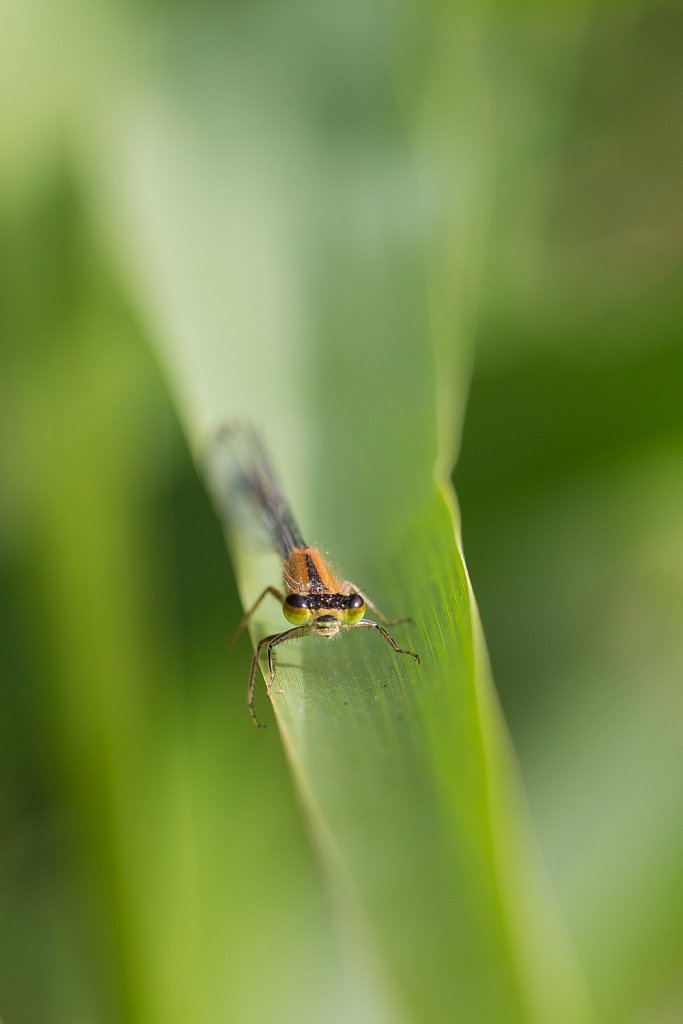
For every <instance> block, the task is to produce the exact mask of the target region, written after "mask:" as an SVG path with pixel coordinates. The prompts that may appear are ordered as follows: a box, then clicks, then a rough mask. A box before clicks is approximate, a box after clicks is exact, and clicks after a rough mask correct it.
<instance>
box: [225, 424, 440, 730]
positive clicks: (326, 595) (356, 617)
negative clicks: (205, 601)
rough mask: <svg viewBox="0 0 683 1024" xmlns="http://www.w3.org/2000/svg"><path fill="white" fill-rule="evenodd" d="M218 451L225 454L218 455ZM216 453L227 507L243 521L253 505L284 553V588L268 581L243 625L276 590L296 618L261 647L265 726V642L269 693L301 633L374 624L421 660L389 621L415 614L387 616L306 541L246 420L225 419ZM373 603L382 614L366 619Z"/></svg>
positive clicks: (253, 513)
mask: <svg viewBox="0 0 683 1024" xmlns="http://www.w3.org/2000/svg"><path fill="white" fill-rule="evenodd" d="M216 455H218V457H219V458H218V459H216V458H214V456H216ZM210 456H211V462H212V464H211V465H210V466H209V472H210V476H211V483H212V488H213V490H214V493H215V496H216V499H217V504H218V508H219V513H220V514H221V515H222V516H223V517H225V518H228V519H230V520H232V521H233V522H237V523H238V524H239V523H240V518H243V516H244V510H245V509H246V511H247V513H248V515H249V517H250V519H253V518H254V517H255V518H256V520H257V521H258V523H259V524H260V525H261V526H262V527H265V532H266V533H267V535H268V538H269V540H270V543H271V545H273V546H274V547H275V549H276V550H277V552H278V554H279V555H280V557H281V559H282V589H278V588H277V587H273V586H269V587H266V588H265V590H264V591H263V593H262V594H261V595H260V596H259V598H258V600H256V601H255V602H254V604H253V605H252V607H251V608H249V610H248V611H247V612H246V614H245V616H244V618H243V619H242V621H241V623H240V624H239V626H238V629H237V632H238V633H239V632H240V631H241V630H242V629H243V628H244V627H245V626H246V625H247V624H248V622H249V620H250V619H251V617H252V616H253V614H254V613H255V611H256V609H257V608H258V607H259V605H260V604H261V602H262V601H263V599H264V598H265V597H267V596H268V594H271V595H272V596H273V597H274V598H276V599H277V600H278V601H279V602H280V604H281V605H282V611H283V614H284V616H285V618H286V619H287V621H288V622H289V623H291V627H290V628H289V629H285V630H283V631H282V632H280V633H272V634H271V635H270V636H264V637H263V638H262V639H261V640H259V641H258V643H257V645H256V650H255V651H254V657H253V659H252V662H251V671H250V673H249V686H248V689H247V707H248V709H249V714H250V715H251V719H252V721H253V723H254V725H256V726H257V728H261V723H260V722H259V720H258V718H257V717H256V712H255V711H254V688H255V683H256V673H257V671H258V665H259V658H260V655H261V652H262V651H263V649H264V648H265V650H266V653H267V661H268V680H267V681H266V692H267V694H268V698H269V699H270V696H271V686H272V683H273V681H274V679H275V663H274V660H273V651H274V649H275V648H276V647H278V646H279V645H280V644H283V643H285V642H286V641H288V640H296V639H298V638H299V637H304V636H311V635H315V636H322V637H326V638H330V637H333V636H336V634H337V633H339V632H340V631H342V630H349V629H372V630H376V631H377V632H378V633H380V634H381V635H382V636H383V637H384V639H385V640H386V641H387V643H389V644H390V645H391V647H393V649H394V651H395V652H396V653H397V654H407V655H409V656H410V657H411V658H414V659H415V661H417V662H419V660H420V658H419V656H418V655H417V654H416V653H415V651H409V650H406V649H405V648H403V647H399V646H398V644H397V643H396V641H395V640H394V638H393V636H392V635H391V634H390V633H389V632H387V630H386V629H385V628H384V627H385V626H395V625H398V624H399V623H401V622H409V621H410V620H409V619H394V620H393V621H390V620H389V619H387V618H386V617H385V616H384V615H382V613H381V612H380V610H379V608H377V606H376V605H375V604H373V602H372V601H371V600H370V598H369V597H368V596H367V594H365V593H364V592H363V591H362V590H361V589H360V587H358V586H356V585H355V583H352V582H351V581H350V580H340V579H339V578H338V577H337V576H336V575H335V573H334V572H333V570H332V568H331V567H330V565H329V563H328V562H327V560H326V559H325V558H324V557H323V555H322V554H321V552H320V550H319V549H318V548H317V547H311V546H310V545H308V544H306V543H305V542H304V540H303V537H302V535H301V532H300V530H299V527H298V526H297V524H296V521H295V519H294V517H293V515H292V513H291V511H290V508H289V505H288V503H287V500H286V498H285V497H284V494H283V492H282V488H281V487H280V484H279V482H278V479H277V476H276V475H275V472H274V471H273V469H272V467H271V465H270V462H269V461H268V458H267V456H266V453H265V449H264V447H263V444H262V443H261V440H260V438H259V436H258V434H257V433H256V432H255V431H254V430H253V429H252V428H251V427H249V426H246V425H244V424H241V423H240V424H231V425H229V426H226V427H224V428H223V429H222V430H221V431H220V432H219V434H218V436H217V439H216V443H215V446H213V448H212V451H211V452H210ZM367 609H370V611H371V612H373V613H374V614H375V616H376V617H377V618H378V619H379V620H380V621H379V622H375V621H374V620H373V619H366V618H365V612H366V610H367Z"/></svg>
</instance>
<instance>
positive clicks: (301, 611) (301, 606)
mask: <svg viewBox="0 0 683 1024" xmlns="http://www.w3.org/2000/svg"><path fill="white" fill-rule="evenodd" d="M282 612H283V614H284V617H285V618H286V619H287V621H288V622H291V623H292V625H294V626H305V625H306V623H307V622H308V621H309V619H310V616H311V613H310V611H309V607H308V598H307V597H306V595H305V594H287V597H286V598H285V599H284V602H283V604H282Z"/></svg>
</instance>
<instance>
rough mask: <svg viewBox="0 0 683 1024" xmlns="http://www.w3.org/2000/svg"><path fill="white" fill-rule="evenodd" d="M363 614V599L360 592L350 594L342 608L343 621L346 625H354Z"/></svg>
mask: <svg viewBox="0 0 683 1024" xmlns="http://www.w3.org/2000/svg"><path fill="white" fill-rule="evenodd" d="M364 615H365V601H364V600H363V598H362V597H361V596H360V594H350V595H349V598H348V603H347V606H346V608H345V609H344V622H345V623H346V625H347V626H354V625H355V624H356V623H357V622H360V620H361V619H362V618H363V616H364Z"/></svg>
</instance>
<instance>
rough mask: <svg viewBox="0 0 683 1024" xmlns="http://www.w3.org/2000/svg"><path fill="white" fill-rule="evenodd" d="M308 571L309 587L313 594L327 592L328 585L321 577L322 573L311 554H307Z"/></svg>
mask: <svg viewBox="0 0 683 1024" xmlns="http://www.w3.org/2000/svg"><path fill="white" fill-rule="evenodd" d="M306 572H307V574H308V589H309V591H310V593H312V594H326V593H327V587H326V586H325V584H324V583H323V581H322V579H321V578H320V573H319V572H318V569H317V567H316V564H315V562H314V561H313V559H312V558H311V556H310V555H308V554H307V555H306Z"/></svg>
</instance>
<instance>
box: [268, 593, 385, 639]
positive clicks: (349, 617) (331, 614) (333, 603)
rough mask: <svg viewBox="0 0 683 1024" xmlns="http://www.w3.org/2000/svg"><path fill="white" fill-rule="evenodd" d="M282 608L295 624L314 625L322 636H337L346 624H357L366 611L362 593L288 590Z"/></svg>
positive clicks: (314, 629)
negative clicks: (291, 592)
mask: <svg viewBox="0 0 683 1024" xmlns="http://www.w3.org/2000/svg"><path fill="white" fill-rule="evenodd" d="M282 611H283V613H284V616H285V618H286V619H287V620H288V622H291V623H292V624H293V625H295V626H307V625H310V626H311V628H312V629H313V631H314V632H316V633H319V634H320V635H321V636H334V635H335V633H338V632H339V630H340V629H341V628H342V626H355V625H356V623H357V622H360V620H361V619H362V618H363V615H364V613H365V601H364V600H363V598H362V597H361V596H360V594H327V593H323V594H296V593H294V594H287V596H286V598H285V600H284V602H283V604H282Z"/></svg>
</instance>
